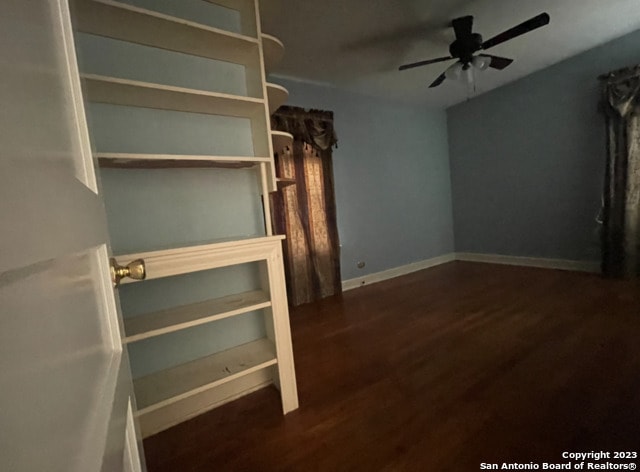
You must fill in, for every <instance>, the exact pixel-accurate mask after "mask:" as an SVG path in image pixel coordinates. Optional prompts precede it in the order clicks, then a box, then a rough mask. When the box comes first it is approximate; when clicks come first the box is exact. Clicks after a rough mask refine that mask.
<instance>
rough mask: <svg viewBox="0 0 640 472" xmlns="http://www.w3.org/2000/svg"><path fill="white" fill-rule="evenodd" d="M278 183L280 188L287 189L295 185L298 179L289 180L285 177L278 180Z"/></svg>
mask: <svg viewBox="0 0 640 472" xmlns="http://www.w3.org/2000/svg"><path fill="white" fill-rule="evenodd" d="M276 182H277V183H278V188H279V189H280V188H285V187H289V186H290V185H295V183H296V179H288V178H285V177H278V178H277V179H276Z"/></svg>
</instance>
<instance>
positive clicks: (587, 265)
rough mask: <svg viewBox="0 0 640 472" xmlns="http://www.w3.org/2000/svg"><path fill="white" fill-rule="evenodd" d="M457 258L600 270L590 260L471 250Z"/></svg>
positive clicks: (460, 253) (565, 268) (473, 260)
mask: <svg viewBox="0 0 640 472" xmlns="http://www.w3.org/2000/svg"><path fill="white" fill-rule="evenodd" d="M456 260H457V261H467V262H486V263H489V264H504V265H513V266H523V267H539V268H542V269H558V270H571V271H575V272H600V263H599V262H590V261H571V260H566V259H544V258H538V257H520V256H501V255H498V254H476V253H470V252H457V253H456Z"/></svg>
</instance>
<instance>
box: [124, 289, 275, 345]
mask: <svg viewBox="0 0 640 472" xmlns="http://www.w3.org/2000/svg"><path fill="white" fill-rule="evenodd" d="M269 306H271V301H270V300H269V295H268V294H267V293H265V292H264V291H262V290H254V291H251V292H244V293H239V294H235V295H228V296H226V297H222V298H216V299H213V300H206V301H204V302H199V303H191V304H189V305H183V306H179V307H175V308H170V309H167V310H162V311H158V312H155V313H148V314H146V315H140V316H135V317H132V318H126V319H125V320H124V328H125V329H124V331H125V334H126V337H125V338H124V340H123V342H125V343H132V342H135V341H142V340H143V339H149V338H153V337H155V336H161V335H163V334H167V333H173V332H175V331H180V330H183V329H187V328H192V327H194V326H198V325H201V324H205V323H211V322H213V321H218V320H222V319H224V318H229V317H232V316H237V315H241V314H243V313H249V312H251V311H255V310H261V309H262V308H267V307H269Z"/></svg>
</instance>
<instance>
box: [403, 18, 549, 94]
mask: <svg viewBox="0 0 640 472" xmlns="http://www.w3.org/2000/svg"><path fill="white" fill-rule="evenodd" d="M550 20H551V17H550V16H549V14H548V13H541V14H540V15H538V16H535V17H533V18H531V19H530V20H527V21H525V22H524V23H521V24H519V25H518V26H514V27H513V28H511V29H508V30H507V31H505V32H503V33H500V34H499V35H497V36H494V37H493V38H491V39H489V40H487V41H483V39H482V36H481V35H479V34H478V33H473V32H472V31H473V16H463V17H462V18H456V19H455V20H453V21H452V22H451V26H452V27H453V30H454V31H455V34H456V40H455V41H454V42H453V43H451V45H450V46H449V53H450V54H451V55H450V56H447V57H439V58H437V59H430V60H427V61H420V62H414V63H412V64H405V65H403V66H400V69H399V70H407V69H413V68H414V67H421V66H426V65H428V64H435V63H437V62H444V61H449V60H451V59H458V61H457V62H456V63H455V64H453V65H452V66H451V67H449V68H448V69H447V70H446V71H445V72H444V73H443V74H441V75H440V76H439V77H438V78H437V79H436V80H435V81H434V82H433V83H432V84H431V85H430V86H429V87H437V86H438V85H440V84H442V82H444V81H445V79H456V78H458V77H459V76H460V74H461V73H462V71H469V72H471V67H474V68H477V69H479V70H485V69H487V68H489V67H492V68H494V69H498V70H502V69H504V68H506V67H508V66H509V65H510V64H511V63H512V62H513V59H507V58H506V57H499V56H492V55H490V54H477V55H475V56H474V54H475V53H476V52H478V51H486V50H487V49H490V48H492V47H494V46H497V45H498V44H502V43H504V42H506V41H509V40H511V39H514V38H517V37H518V36H521V35H523V34H525V33H529V32H530V31H533V30H535V29H538V28H541V27H543V26H545V25H548V24H549V21H550Z"/></svg>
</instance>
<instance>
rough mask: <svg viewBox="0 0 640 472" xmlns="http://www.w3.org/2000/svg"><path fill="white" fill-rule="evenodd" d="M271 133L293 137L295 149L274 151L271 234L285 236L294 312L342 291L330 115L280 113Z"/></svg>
mask: <svg viewBox="0 0 640 472" xmlns="http://www.w3.org/2000/svg"><path fill="white" fill-rule="evenodd" d="M272 128H273V129H275V130H278V131H286V132H288V133H291V134H292V135H293V136H294V142H293V146H291V147H288V148H286V149H274V152H275V153H276V156H275V157H276V174H277V175H278V177H279V178H280V180H281V188H280V190H279V191H278V192H275V193H274V194H272V205H271V208H272V212H273V215H272V216H273V222H274V230H275V232H276V233H278V234H285V235H286V236H287V239H286V241H285V247H284V258H285V269H286V270H285V276H286V281H287V292H288V295H289V301H290V303H291V304H292V305H294V306H297V305H301V304H303V303H309V302H313V301H315V300H319V299H321V298H324V297H328V296H330V295H335V294H337V293H340V292H341V291H342V288H341V280H340V252H339V242H338V228H337V223H336V205H335V196H334V186H333V165H332V157H331V150H332V147H333V146H334V145H335V144H337V139H336V136H335V132H334V130H333V113H331V112H324V111H317V110H310V111H306V110H303V109H301V108H295V107H281V108H280V109H279V110H278V111H277V112H276V114H275V115H274V116H273V118H272ZM289 183H293V184H292V185H287V184H289Z"/></svg>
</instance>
